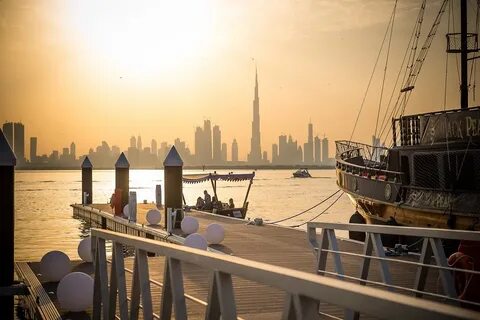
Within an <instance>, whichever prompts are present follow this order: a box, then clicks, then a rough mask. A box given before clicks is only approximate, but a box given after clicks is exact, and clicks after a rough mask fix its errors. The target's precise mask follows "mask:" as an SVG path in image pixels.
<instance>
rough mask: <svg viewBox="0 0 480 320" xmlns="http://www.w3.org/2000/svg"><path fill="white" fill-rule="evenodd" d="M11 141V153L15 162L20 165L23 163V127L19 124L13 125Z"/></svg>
mask: <svg viewBox="0 0 480 320" xmlns="http://www.w3.org/2000/svg"><path fill="white" fill-rule="evenodd" d="M13 141H14V142H13V152H15V155H16V156H17V161H18V162H19V163H20V164H22V163H24V162H25V127H24V126H23V124H22V123H20V122H16V123H15V124H14V125H13Z"/></svg>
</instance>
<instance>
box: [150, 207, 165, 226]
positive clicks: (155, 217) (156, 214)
mask: <svg viewBox="0 0 480 320" xmlns="http://www.w3.org/2000/svg"><path fill="white" fill-rule="evenodd" d="M161 219H162V214H161V213H160V211H158V210H157V209H151V210H148V212H147V222H148V223H149V224H159V223H160V220H161Z"/></svg>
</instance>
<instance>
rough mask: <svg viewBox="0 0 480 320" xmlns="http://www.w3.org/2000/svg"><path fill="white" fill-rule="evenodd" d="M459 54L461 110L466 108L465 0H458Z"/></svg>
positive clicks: (466, 46) (466, 50) (466, 52)
mask: <svg viewBox="0 0 480 320" xmlns="http://www.w3.org/2000/svg"><path fill="white" fill-rule="evenodd" d="M460 21H461V22H460V46H461V48H460V56H461V59H460V60H461V70H462V81H461V83H460V105H461V108H462V110H464V109H468V68H467V59H468V57H467V54H468V42H467V0H460Z"/></svg>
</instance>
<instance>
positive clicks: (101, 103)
mask: <svg viewBox="0 0 480 320" xmlns="http://www.w3.org/2000/svg"><path fill="white" fill-rule="evenodd" d="M62 3H63V5H59V4H58V3H56V2H54V1H46V2H45V3H43V2H41V3H38V2H27V3H18V2H15V1H2V2H1V3H0V12H2V26H1V28H0V33H1V36H0V46H1V47H2V48H3V50H2V51H1V52H0V69H1V70H2V73H1V74H0V84H1V85H0V97H1V98H0V123H3V122H5V121H14V122H19V121H20V122H22V123H24V124H26V125H27V127H28V128H27V130H26V134H27V135H28V136H37V137H41V139H42V143H39V145H38V149H39V150H38V152H39V153H45V152H47V151H48V150H51V149H60V148H61V147H62V146H63V145H64V144H67V143H69V142H68V141H65V137H72V138H75V140H76V143H77V149H78V150H77V153H85V152H88V148H87V147H88V146H92V145H96V144H97V143H98V140H99V137H98V132H102V138H103V139H105V140H107V141H110V142H111V143H112V144H116V145H122V146H123V145H124V141H125V137H124V135H125V132H129V133H134V134H135V135H138V134H141V135H142V136H144V137H147V136H149V137H150V136H151V137H161V138H162V140H166V141H173V140H174V139H175V138H176V137H178V136H182V137H185V139H186V143H187V144H188V145H189V146H193V145H194V139H193V137H191V134H190V131H191V129H192V126H194V124H197V123H199V122H201V121H203V120H205V119H207V117H208V118H209V119H210V120H211V121H212V122H215V123H216V124H218V125H220V126H221V127H222V136H224V137H228V138H229V139H233V138H234V137H235V139H237V142H238V145H239V155H240V157H241V158H243V157H244V156H245V155H246V154H247V153H249V152H250V151H251V150H250V148H251V145H250V139H251V131H250V123H251V121H252V113H251V112H252V111H251V110H252V109H251V106H252V105H251V103H252V80H253V79H254V73H255V63H257V64H258V66H259V76H260V78H261V79H260V80H261V81H260V85H261V97H260V103H261V106H260V108H261V122H262V130H261V140H262V141H261V148H262V151H265V150H267V151H268V153H271V151H270V149H271V144H272V143H274V142H277V137H278V135H279V132H278V131H279V128H281V131H283V133H285V134H286V133H292V134H294V135H295V136H296V137H297V139H298V138H300V139H301V140H302V141H304V139H306V138H305V129H304V126H305V122H306V121H307V120H308V119H310V118H311V122H312V123H314V124H315V127H316V128H319V131H318V132H314V134H319V135H323V133H328V136H329V138H330V140H331V141H334V140H342V139H348V138H349V137H350V131H351V129H352V126H353V125H354V123H355V120H356V116H357V113H358V110H359V109H360V105H361V103H362V99H363V97H364V95H365V89H366V86H367V84H368V81H369V77H370V75H371V73H372V68H373V66H374V64H375V57H376V56H377V53H378V49H379V47H380V45H381V41H382V37H383V35H384V31H385V28H386V26H387V24H388V17H389V16H390V13H391V10H392V8H393V2H389V1H380V3H376V2H374V1H367V2H362V3H361V4H362V5H359V2H357V1H338V2H330V1H318V2H317V1H315V2H310V1H303V2H296V1H286V0H281V1H278V2H275V3H274V4H270V3H266V2H262V1H247V2H245V1H243V2H239V3H234V2H232V1H228V0H227V1H207V0H199V1H195V2H194V4H190V6H188V8H185V6H183V5H182V4H181V1H180V2H168V3H165V4H164V2H161V3H158V4H157V3H151V2H146V1H141V0H140V1H138V2H137V4H136V10H133V11H132V10H131V8H130V7H129V6H128V5H127V4H126V3H123V2H119V3H117V4H116V5H115V6H112V7H113V8H110V9H108V10H107V8H109V7H110V6H108V5H106V6H102V5H100V4H98V3H96V2H95V1H82V3H81V4H79V3H77V2H75V1H69V0H65V1H62ZM433 7H434V8H432V10H429V11H427V12H426V13H425V25H429V24H430V22H431V21H432V20H433V19H434V17H435V15H436V11H437V9H438V8H437V7H438V4H433ZM185 10H186V11H185ZM92 12H95V13H96V17H97V19H96V20H95V21H91V19H90V17H91V14H92ZM416 16H417V8H416V7H415V6H413V5H412V4H411V3H410V2H408V1H406V2H399V3H398V15H397V17H396V20H395V22H396V27H395V30H394V33H395V37H394V38H395V41H394V42H392V48H391V57H390V59H389V61H390V63H389V66H388V68H389V71H391V73H396V71H397V70H399V67H400V61H401V60H402V59H401V58H402V54H403V52H404V48H405V47H406V46H407V45H406V44H407V42H408V39H409V35H410V34H411V30H412V26H413V23H414V22H415V18H416ZM175 17H176V18H175ZM181 17H185V19H184V18H181ZM83 21H90V22H89V23H83ZM100 21H104V23H100ZM125 21H129V23H128V24H126V23H124V22H125ZM38 25H42V28H40V29H39V28H38V27H37V26H38ZM333 25H334V26H335V28H332V27H331V26H333ZM271 26H276V27H275V28H271ZM446 28H447V24H446V23H442V25H440V26H439V30H438V34H443V33H444V31H446ZM227 30H228V32H227ZM112 34H116V35H118V34H123V35H124V37H111V35H112ZM367 35H368V36H367ZM160 38H161V39H164V41H153V40H152V39H160ZM439 38H440V37H437V38H436V39H435V41H434V43H433V45H432V50H430V51H431V53H429V59H428V61H427V62H426V63H425V64H424V67H423V68H422V76H421V78H420V79H419V81H420V82H421V83H419V87H420V86H421V87H422V90H420V91H418V92H417V91H415V93H414V94H413V95H412V98H411V99H410V100H411V101H410V102H409V106H408V109H407V110H406V114H409V113H413V112H423V111H427V110H429V111H430V110H441V109H443V108H444V107H446V108H447V109H449V108H451V107H452V106H455V105H456V104H457V103H458V100H459V99H458V84H457V83H456V82H455V79H453V77H452V78H451V79H452V81H451V82H450V83H448V86H447V94H446V102H445V103H444V101H443V96H442V97H440V95H438V94H435V93H436V92H442V91H444V88H445V83H444V77H441V76H439V73H441V72H440V71H441V70H442V69H443V66H445V53H444V50H443V49H444V48H443V46H444V45H445V42H444V41H443V39H439ZM127 44H128V45H127ZM352 53H355V54H352ZM252 58H253V59H254V61H252ZM384 60H385V57H384V56H382V57H380V62H379V63H380V64H379V65H383V62H384ZM336 61H338V63H336ZM449 63H450V64H452V65H451V67H453V68H454V67H455V61H454V59H450V60H449ZM440 66H441V67H440ZM451 70H453V69H451ZM476 73H478V70H477V71H476ZM379 77H380V75H379V74H377V76H376V77H375V78H374V79H373V81H372V86H371V88H370V91H369V94H368V96H367V97H366V100H365V106H364V108H363V112H362V115H361V117H360V119H359V125H358V127H357V129H356V131H355V135H354V137H353V138H355V139H356V140H359V141H363V142H369V140H370V136H371V134H372V132H371V131H372V130H371V128H372V126H374V124H375V123H374V122H375V118H376V114H377V109H378V105H379V101H378V96H379V93H380V91H381V79H379ZM394 82H395V77H394V76H393V75H389V76H388V77H387V78H386V79H385V86H384V89H385V93H386V94H387V93H389V92H391V89H392V88H393V84H394ZM26 92H28V94H25V93H26ZM387 101H388V99H384V100H383V102H384V103H387ZM472 102H473V101H472ZM383 108H384V109H385V108H386V106H383ZM236 123H242V124H244V125H243V126H242V130H239V129H238V126H237V125H235V124H236ZM85 124H88V128H89V129H88V130H85ZM246 126H248V128H246ZM383 138H384V137H382V142H383ZM387 141H388V140H387ZM27 144H28V143H27ZM302 149H304V147H303V145H302ZM307 151H308V150H307ZM262 156H263V155H262Z"/></svg>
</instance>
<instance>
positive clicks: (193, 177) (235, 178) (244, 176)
mask: <svg viewBox="0 0 480 320" xmlns="http://www.w3.org/2000/svg"><path fill="white" fill-rule="evenodd" d="M253 177H255V172H252V173H228V174H218V173H215V172H214V173H200V174H186V175H183V177H182V180H183V182H184V183H192V184H193V183H200V182H205V181H209V180H212V181H217V180H222V181H232V182H239V181H246V180H252V179H253Z"/></svg>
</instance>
